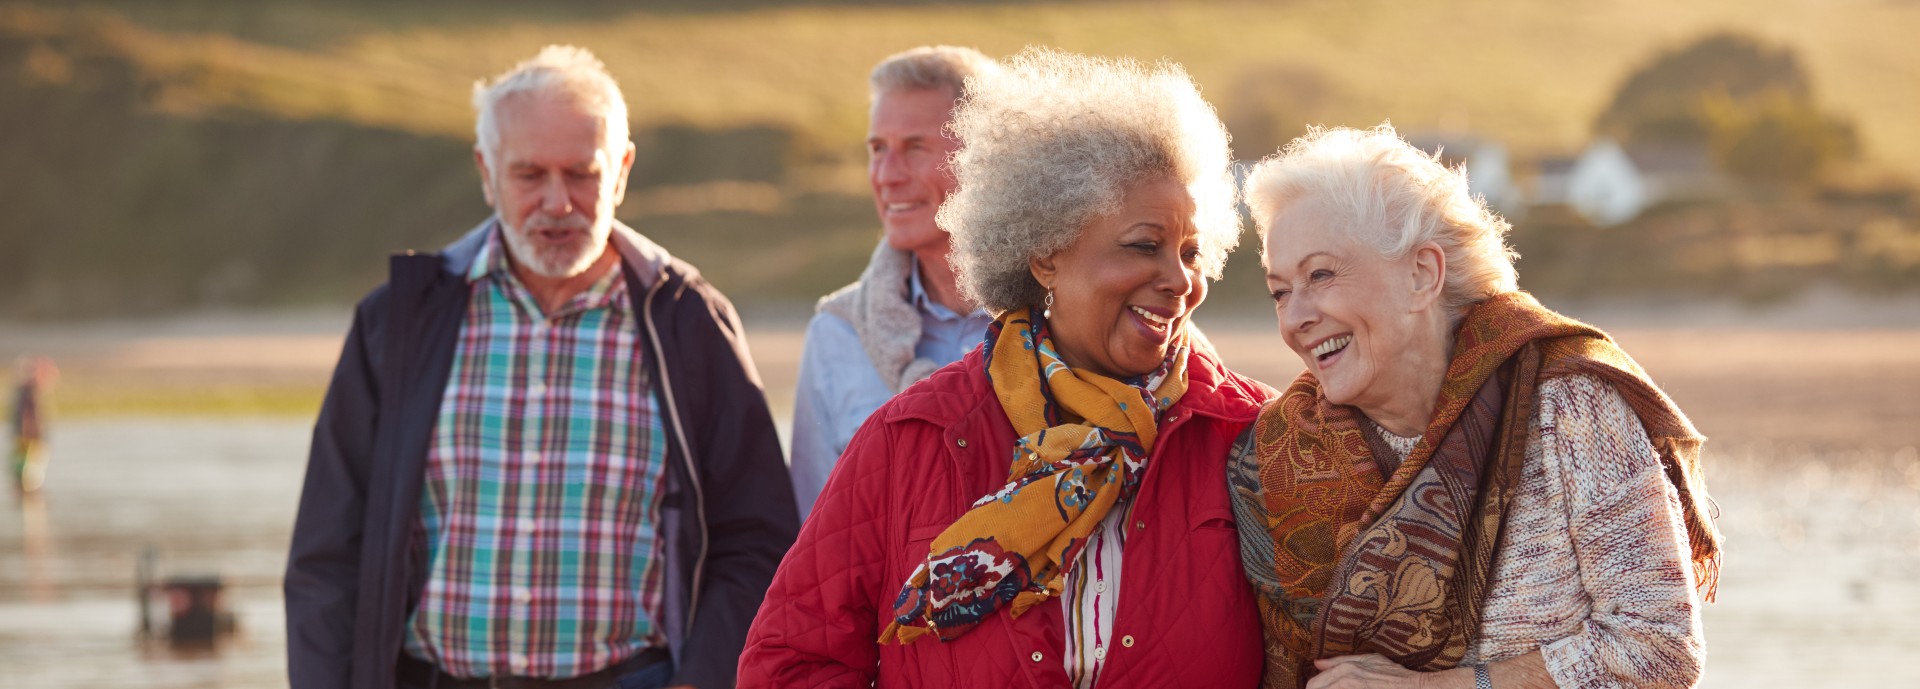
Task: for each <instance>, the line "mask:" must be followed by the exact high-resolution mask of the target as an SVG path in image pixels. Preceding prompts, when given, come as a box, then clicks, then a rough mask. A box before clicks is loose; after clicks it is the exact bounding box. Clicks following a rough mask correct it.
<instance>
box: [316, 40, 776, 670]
mask: <svg viewBox="0 0 1920 689" xmlns="http://www.w3.org/2000/svg"><path fill="white" fill-rule="evenodd" d="M474 105H475V109H476V110H477V111H478V118H477V123H476V126H475V130H476V134H477V139H478V141H477V143H476V145H475V147H474V162H475V164H476V165H477V167H478V168H479V171H480V176H481V179H482V182H483V187H484V189H485V191H486V198H487V202H488V204H489V205H491V206H492V207H493V208H494V210H495V215H494V216H493V217H491V218H489V219H488V220H487V221H485V222H483V223H481V225H480V226H479V227H477V228H475V229H474V230H472V231H471V232H469V233H467V235H466V236H465V237H463V238H461V239H460V240H459V241H456V242H455V243H454V244H452V245H451V246H449V247H447V248H446V249H444V250H442V251H440V252H438V253H434V254H420V255H415V254H413V253H411V252H409V253H408V254H406V255H404V256H396V257H394V258H393V260H392V264H391V272H390V275H389V279H388V283H387V284H386V285H383V286H382V287H380V288H379V289H376V290H375V291H374V292H373V293H372V294H371V295H370V296H368V297H367V298H366V299H365V300H364V301H362V302H361V303H360V305H359V307H358V309H357V311H356V313H355V316H354V322H353V327H352V330H351V331H350V332H349V334H348V335H347V341H346V346H345V348H344V351H343V352H342V354H341V358H340V363H339V366H338V368H336V369H335V371H334V377H333V382H332V384H331V385H330V387H329V388H328V391H327V397H326V401H325V403H324V406H323V407H322V408H321V412H320V418H319V421H318V423H317V424H316V425H315V428H314V436H313V445H312V450H311V453H310V455H309V459H308V466H307V474H306V485H305V489H304V491H303V492H302V495H301V499H300V506H299V516H298V518H297V521H296V523H295V526H294V534H293V543H292V551H291V554H290V556H289V558H288V564H287V574H286V605H287V661H288V662H287V665H288V673H289V679H290V683H291V685H292V686H293V687H294V689H309V688H316V689H317V688H322V687H325V688H341V689H344V688H345V687H350V686H351V687H363V688H368V687H370V688H375V689H387V688H391V687H468V686H473V687H480V686H488V687H497V686H512V687H540V688H550V689H561V688H565V689H598V688H602V687H622V688H623V689H633V688H639V687H665V686H670V685H671V686H697V687H705V688H708V689H712V688H715V687H730V686H732V685H733V681H734V671H735V668H734V663H735V659H736V658H738V656H739V654H740V651H741V647H742V644H743V642H744V640H745V636H746V629H747V624H748V623H749V622H750V621H751V618H752V615H753V612H754V610H755V608H756V607H757V605H758V603H759V600H760V599H761V597H762V596H763V595H764V593H765V590H766V588H767V585H768V582H769V581H770V579H771V578H772V575H773V570H774V567H775V566H776V565H777V564H778V563H779V561H780V557H781V555H782V554H783V553H785V551H786V549H787V547H788V546H789V545H791V544H792V542H793V539H794V534H795V532H796V531H797V529H798V515H797V512H796V510H795V507H794V504H793V496H792V487H791V483H790V482H789V481H788V478H787V471H786V467H785V466H784V464H783V462H782V461H781V457H780V447H779V441H778V439H777V437H776V435H775V431H774V426H773V421H772V418H771V417H770V416H769V414H768V411H767V405H766V399H765V395H764V394H763V392H762V390H761V386H760V381H759V377H758V375H757V374H756V373H755V371H754V367H753V363H752V359H751V358H750V357H749V355H748V353H747V347H746V341H745V338H744V336H743V334H742V333H741V327H740V322H739V319H738V318H737V317H736V316H735V314H734V311H733V307H732V305H731V304H729V303H728V302H727V300H726V298H725V297H724V296H722V295H721V294H720V293H719V292H718V291H716V290H715V289H714V288H713V287H712V286H711V285H709V284H707V283H706V282H705V281H704V280H703V279H701V277H700V275H699V273H698V272H696V271H695V270H694V269H693V268H692V267H691V266H688V265H687V264H685V263H683V262H680V261H678V260H676V259H674V258H673V257H671V256H669V255H668V254H667V253H666V251H664V250H662V249H661V248H660V247H659V246H658V245H656V244H654V243H653V242H651V241H648V240H647V239H646V238H645V237H642V236H641V235H640V234H638V233H636V232H634V231H633V230H632V229H630V228H628V227H626V226H625V225H622V224H620V223H619V222H617V221H615V220H614V218H613V212H614V208H615V207H616V206H618V205H619V203H620V201H621V198H622V197H623V195H624V192H625V189H626V179H627V173H628V171H629V170H630V169H631V168H632V165H633V156H634V147H633V144H632V143H631V142H630V141H629V140H628V136H627V109H626V103H625V101H624V98H623V96H622V95H621V93H620V89H619V86H618V85H617V84H615V83H614V80H613V78H612V77H611V76H609V75H608V74H607V72H606V70H605V67H604V66H603V65H602V64H601V63H600V61H599V60H597V59H595V58H594V57H593V56H592V55H591V54H590V53H588V52H587V51H585V50H582V49H579V48H572V47H562V46H550V47H548V48H546V49H544V50H542V51H541V52H540V53H539V55H537V56H536V57H534V58H533V59H531V60H528V61H526V62H523V63H521V64H519V65H517V66H515V67H514V68H513V69H511V70H509V71H507V72H506V73H504V74H502V75H500V76H499V77H497V78H495V79H493V80H491V81H489V82H484V83H481V84H478V85H476V86H475V89H474Z"/></svg>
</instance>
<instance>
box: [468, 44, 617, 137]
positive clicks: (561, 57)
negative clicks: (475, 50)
mask: <svg viewBox="0 0 1920 689" xmlns="http://www.w3.org/2000/svg"><path fill="white" fill-rule="evenodd" d="M522 94H538V95H548V96H554V95H557V96H564V97H567V98H571V99H573V102H574V103H576V104H578V105H580V106H581V107H584V108H586V110H587V112H589V113H593V114H595V115H598V116H599V117H600V120H601V122H602V124H601V130H602V134H603V135H604V136H605V137H606V143H605V145H604V148H605V150H606V151H607V152H608V153H609V154H610V155H612V156H613V157H614V158H615V159H618V158H620V157H622V156H624V155H626V147H627V145H628V144H629V143H630V142H629V141H628V139H627V100H626V97H625V96H623V95H621V93H620V84H619V83H617V82H615V81H614V80H613V75H611V74H608V73H607V66H606V65H605V64H604V63H602V62H600V59H599V58H596V57H594V56H593V53H592V52H589V51H588V50H587V49H586V48H581V47H577V46H571V45H550V46H547V47H545V48H541V49H540V53H539V54H538V55H535V56H533V58H532V59H529V60H526V61H524V62H521V63H520V64H517V65H514V66H513V68H512V69H509V70H507V71H505V72H502V73H501V74H500V75H499V76H496V77H494V78H493V79H491V80H484V79H483V80H481V81H476V82H474V83H473V109H474V111H475V112H476V113H477V117H475V118H474V124H473V133H474V139H475V144H474V145H476V146H478V147H479V149H480V154H481V155H482V156H483V157H485V158H486V160H487V164H488V165H490V166H491V165H497V164H498V162H497V161H496V160H495V155H496V154H497V153H498V152H499V150H500V122H499V109H500V104H501V103H503V102H506V101H507V100H508V99H510V98H512V97H514V96H518V95H522Z"/></svg>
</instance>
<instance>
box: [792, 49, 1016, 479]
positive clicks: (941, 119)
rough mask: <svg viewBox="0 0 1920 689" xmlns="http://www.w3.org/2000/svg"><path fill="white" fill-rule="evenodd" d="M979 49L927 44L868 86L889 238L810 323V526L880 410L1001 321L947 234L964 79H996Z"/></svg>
mask: <svg viewBox="0 0 1920 689" xmlns="http://www.w3.org/2000/svg"><path fill="white" fill-rule="evenodd" d="M997 68H998V65H996V64H995V63H994V61H993V60H992V59H991V58H988V57H987V56H985V55H982V54H980V52H979V51H977V50H974V49H972V48H956V47H952V46H925V47H920V48H914V49H912V50H908V51H906V52H902V53H898V54H895V55H893V56H891V57H888V58H887V59H885V60H883V61H881V62H880V64H879V65H877V66H875V67H874V68H873V72H872V73H871V74H870V75H868V77H867V89H868V91H867V94H868V98H869V100H870V101H871V102H872V108H871V110H870V111H869V113H868V120H867V182H868V184H869V185H870V186H871V187H872V190H873V205H874V210H875V211H876V212H877V213H879V215H880V227H881V228H882V229H883V233H882V236H881V239H880V243H879V246H876V247H874V250H873V258H872V259H870V260H868V262H867V269H866V271H865V272H862V273H861V274H860V279H859V280H856V281H854V283H853V284H851V285H847V286H846V287H843V288H841V289H840V290H839V291H837V292H834V293H833V294H830V295H827V296H826V297H825V298H823V299H821V300H820V306H819V312H818V313H816V314H815V315H814V317H813V320H812V322H810V323H808V324H807V337H806V344H805V347H804V349H803V350H802V353H801V357H800V380H799V384H798V386H797V387H796V389H795V390H794V401H793V455H792V456H793V488H794V492H795V495H796V497H797V498H798V500H799V503H800V514H801V516H802V517H805V516H806V514H807V513H808V512H809V511H811V510H812V509H813V501H814V499H815V498H817V497H819V495H820V489H821V487H822V486H825V485H826V483H827V476H828V475H829V474H831V473H832V472H833V465H834V462H835V460H838V459H839V458H840V453H841V452H843V451H845V450H846V449H847V443H848V442H849V441H851V440H852V439H853V432H854V431H856V430H858V429H859V428H860V424H861V423H863V422H865V421H866V420H867V416H868V415H869V414H872V413H873V410H875V409H878V408H880V405H881V404H884V403H886V401H887V400H889V399H892V398H893V396H894V395H896V394H899V392H900V391H901V390H905V389H906V387H907V386H908V385H912V384H914V383H915V382H916V381H919V380H920V379H922V378H926V377H927V376H928V375H929V374H932V373H933V372H934V370H935V369H938V368H940V367H941V366H945V365H947V364H950V363H953V362H955V361H959V360H960V357H963V356H966V353H967V352H968V351H969V350H971V349H973V348H974V346H975V345H978V344H980V338H981V337H982V336H983V335H984V334H985V333H986V331H987V324H989V323H992V322H993V317H992V316H990V315H988V314H987V312H986V311H985V310H983V309H981V308H980V307H979V306H978V305H975V304H974V303H973V301H972V300H970V299H968V298H967V296H966V295H965V294H964V293H963V292H961V290H960V288H959V286H958V285H957V283H956V278H955V277H954V274H953V268H952V266H950V265H948V263H947V250H948V247H950V246H951V242H950V240H949V237H948V234H947V230H946V229H945V228H942V227H940V224H939V223H938V222H937V221H936V220H935V218H934V216H935V214H936V213H938V212H939V210H940V204H941V203H942V202H944V201H946V199H947V195H948V194H951V193H953V186H954V180H953V173H952V172H951V171H949V170H948V169H947V156H948V155H950V154H952V153H953V151H954V149H956V148H958V147H959V142H958V141H955V140H954V139H953V138H952V137H951V136H949V134H948V132H947V130H946V127H947V124H948V123H949V122H951V121H952V119H953V107H954V105H955V104H956V103H958V102H959V100H960V99H961V98H962V97H964V96H965V95H966V81H967V78H968V77H970V76H973V75H975V74H978V73H980V72H982V71H985V70H992V69H997Z"/></svg>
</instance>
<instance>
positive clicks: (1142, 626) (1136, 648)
mask: <svg viewBox="0 0 1920 689" xmlns="http://www.w3.org/2000/svg"><path fill="white" fill-rule="evenodd" d="M1196 349H1198V348H1196ZM1192 357H1193V358H1192V359H1191V360H1190V361H1189V363H1188V368H1187V371H1188V378H1189V388H1188V390H1187V393H1186V395H1185V396H1184V397H1182V398H1181V399H1180V401H1179V402H1177V403H1175V405H1174V406H1173V408H1172V409H1170V410H1168V411H1167V414H1166V416H1165V418H1164V420H1163V422H1162V423H1163V424H1164V425H1163V426H1162V429H1163V430H1162V431H1161V435H1160V441H1159V442H1158V443H1156V447H1154V449H1153V454H1152V456H1151V458H1150V459H1149V461H1148V464H1147V473H1146V476H1145V478H1144V479H1143V483H1142V485H1141V488H1140V494H1139V495H1138V497H1137V498H1136V500H1137V501H1138V504H1137V505H1136V506H1135V507H1134V509H1133V512H1132V514H1131V515H1130V518H1131V519H1132V520H1133V524H1131V525H1130V527H1129V528H1131V529H1133V531H1132V532H1131V533H1129V534H1128V536H1127V545H1126V554H1125V556H1124V557H1125V562H1124V563H1123V564H1122V566H1121V577H1122V580H1121V581H1122V583H1121V586H1120V604H1119V610H1118V612H1117V613H1116V614H1115V617H1114V629H1113V637H1112V638H1114V639H1116V640H1118V642H1117V643H1116V644H1115V645H1114V647H1113V648H1112V649H1111V650H1109V651H1108V655H1107V660H1106V666H1105V668H1104V669H1103V670H1102V671H1101V674H1100V687H1102V689H1121V688H1124V687H1155V688H1160V687H1251V686H1255V685H1257V684H1258V683H1259V679H1260V665H1261V640H1260V620H1259V617H1258V614H1257V612H1256V610H1255V606H1254V599H1253V595H1252V591H1251V589H1250V588H1249V584H1248V583H1247V580H1246V578H1245V576H1244V575H1243V574H1242V573H1241V569H1240V555H1239V545H1238V541H1237V540H1236V536H1235V532H1234V525H1233V508H1232V506H1231V505H1230V503H1229V502H1228V497H1227V479H1226V459H1227V453H1228V450H1229V449H1230V448H1231V446H1232V443H1233V440H1234V438H1235V436H1237V435H1239V433H1240V432H1241V431H1242V430H1244V429H1245V428H1246V426H1247V424H1249V423H1251V422H1252V421H1253V418H1254V416H1255V414H1256V413H1257V412H1258V411H1259V408H1260V404H1261V403H1262V402H1264V401H1266V400H1267V399H1269V398H1271V397H1273V396H1274V395H1275V392H1274V391H1273V389H1272V388H1269V387H1267V386H1265V385H1262V384H1260V383H1259V382H1256V381H1253V380H1251V379H1248V378H1244V377H1241V376H1239V375H1237V374H1235V373H1233V372H1231V371H1228V370H1227V369H1226V368H1225V367H1224V366H1222V365H1221V364H1220V362H1219V361H1218V359H1217V358H1216V357H1215V356H1214V355H1212V354H1211V353H1210V352H1206V353H1203V352H1199V351H1196V352H1195V353H1194V354H1193V355H1192ZM1014 440H1015V436H1014V431H1013V427H1012V424H1011V423H1010V422H1008V421H1007V416H1006V413H1005V412H1004V411H1002V410H1001V408H1000V402H999V400H998V399H996V398H995V397H994V394H993V390H992V388H991V387H990V386H989V382H988V380H987V377H986V374H985V373H984V372H983V367H982V363H981V352H980V350H979V349H977V348H976V349H975V350H974V351H973V353H972V354H969V355H968V356H967V357H966V358H965V359H963V360H961V361H960V362H957V363H955V364H953V365H950V366H947V367H946V368H944V369H941V370H940V371H939V372H937V373H935V374H934V375H933V376H932V377H930V378H928V379H927V380H924V381H922V382H920V383H918V384H915V385H914V386H912V387H910V388H908V389H907V390H906V391H905V392H903V393H901V394H900V395H899V396H898V397H895V398H894V399H893V400H892V401H890V402H888V403H887V404H886V405H885V406H883V407H881V408H880V409H879V410H878V411H876V412H874V414H873V416H872V417H871V418H869V419H868V420H867V423H866V425H865V426H863V427H861V429H860V431H859V433H858V434H856V435H855V436H854V438H853V442H852V444H851V445H849V446H848V447H847V451H846V453H845V454H843V455H841V457H840V461H839V463H838V464H837V465H836V466H835V467H834V470H833V476H832V478H830V479H829V480H828V481H827V486H826V490H825V492H823V493H822V494H821V496H820V500H819V503H818V504H817V506H816V507H815V508H814V512H813V514H812V515H811V516H809V517H808V518H807V521H806V523H805V525H803V527H802V528H801V531H800V540H799V542H797V543H796V544H795V545H794V547H793V549H792V550H790V551H788V552H787V556H786V559H785V560H783V561H782V562H781V563H780V569H779V571H778V572H777V573H776V574H775V575H774V578H773V587H772V588H771V589H770V590H769V591H768V592H767V598H766V601H765V602H764V603H763V604H762V605H761V606H760V612H759V615H758V616H756V617H755V618H754V621H753V627H752V629H751V630H750V631H749V632H748V634H747V650H746V653H745V654H744V655H743V656H741V658H740V676H739V677H740V679H739V682H740V684H739V686H741V687H868V686H878V687H882V688H886V687H923V688H924V687H1036V688H1039V687H1046V688H1052V687H1064V686H1067V675H1066V670H1065V667H1064V666H1063V664H1062V655H1061V654H1062V649H1063V648H1064V647H1065V643H1066V640H1065V636H1066V634H1065V632H1064V631H1063V630H1064V627H1063V624H1062V621H1061V606H1060V604H1059V603H1052V602H1050V603H1043V604H1041V605H1039V606H1036V607H1034V608H1033V609H1031V610H1029V611H1028V612H1027V614H1025V615H1023V616H1022V617H1021V618H1020V619H1018V620H1014V619H1010V618H1009V617H1008V615H1007V614H1006V613H1005V612H1001V613H999V614H997V615H995V616H994V617H992V618H989V619H988V620H987V621H986V622H984V623H982V624H981V625H980V626H978V627H975V628H974V629H973V631H971V632H969V633H967V634H966V635H965V636H963V637H961V638H959V639H957V640H954V641H950V642H945V643H942V642H939V641H937V640H935V639H933V638H931V637H929V638H926V639H922V640H920V641H917V642H915V643H913V644H910V645H907V646H899V645H891V644H890V645H887V646H880V645H877V644H876V643H875V639H877V638H879V636H880V630H881V629H882V628H884V627H885V626H886V623H887V619H888V617H889V615H890V610H891V608H892V605H893V600H894V597H895V596H896V595H897V594H898V593H899V592H900V585H901V584H902V583H905V582H906V580H907V575H908V574H910V573H911V572H912V571H913V568H914V566H915V565H916V564H917V563H919V562H920V561H921V560H922V559H924V558H925V557H926V555H927V548H928V543H929V542H930V541H932V540H933V538H934V536H935V535H937V534H939V533H940V532H941V531H942V530H944V529H946V528H947V526H948V525H949V524H952V523H953V521H954V520H955V519H957V518H958V517H959V516H960V515H961V514H962V513H963V512H965V511H966V510H967V507H968V506H969V505H971V504H972V503H973V501H974V500H975V499H977V498H979V497H980V496H983V495H986V494H988V493H991V492H993V491H994V490H997V489H999V488H1000V487H1001V486H1002V485H1003V484H1004V483H1005V481H1006V480H1007V466H1008V464H1009V463H1010V462H1011V461H1012V449H1011V448H1012V447H1013V444H1014Z"/></svg>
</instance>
